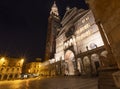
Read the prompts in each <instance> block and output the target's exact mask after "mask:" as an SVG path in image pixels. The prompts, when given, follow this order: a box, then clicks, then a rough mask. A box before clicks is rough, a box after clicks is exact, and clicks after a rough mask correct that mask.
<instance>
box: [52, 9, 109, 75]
mask: <svg viewBox="0 0 120 89" xmlns="http://www.w3.org/2000/svg"><path fill="white" fill-rule="evenodd" d="M61 24H62V26H61V28H60V32H59V33H58V35H57V37H56V53H55V57H54V58H55V62H56V68H57V69H58V73H61V74H64V75H78V74H87V75H89V74H95V75H96V74H97V69H98V67H99V66H104V65H105V64H107V63H106V62H107V61H106V60H105V59H106V56H107V51H106V49H105V47H104V43H103V40H102V37H101V34H100V32H99V28H98V26H97V24H96V22H95V19H94V16H93V13H92V11H91V10H83V9H77V8H76V7H74V8H72V9H70V8H67V10H66V13H65V15H64V17H63V19H62V21H61ZM101 58H103V59H102V60H100V59H101ZM104 60H105V61H104ZM58 67H60V68H58Z"/></svg>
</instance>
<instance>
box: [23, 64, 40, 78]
mask: <svg viewBox="0 0 120 89" xmlns="http://www.w3.org/2000/svg"><path fill="white" fill-rule="evenodd" d="M40 68H41V62H31V63H27V64H26V65H24V69H23V74H27V76H28V75H30V76H29V77H33V76H39V74H40Z"/></svg>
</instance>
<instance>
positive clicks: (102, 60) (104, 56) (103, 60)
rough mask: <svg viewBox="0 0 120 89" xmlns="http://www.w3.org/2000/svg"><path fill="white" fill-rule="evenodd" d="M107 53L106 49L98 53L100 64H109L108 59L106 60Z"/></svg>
mask: <svg viewBox="0 0 120 89" xmlns="http://www.w3.org/2000/svg"><path fill="white" fill-rule="evenodd" d="M107 55H108V52H107V51H106V50H105V51H102V52H101V54H100V61H101V65H102V66H109V60H107Z"/></svg>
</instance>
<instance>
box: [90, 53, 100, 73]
mask: <svg viewBox="0 0 120 89" xmlns="http://www.w3.org/2000/svg"><path fill="white" fill-rule="evenodd" d="M91 63H92V73H93V74H95V75H97V74H98V68H99V67H100V59H99V55H98V54H96V53H94V54H92V55H91Z"/></svg>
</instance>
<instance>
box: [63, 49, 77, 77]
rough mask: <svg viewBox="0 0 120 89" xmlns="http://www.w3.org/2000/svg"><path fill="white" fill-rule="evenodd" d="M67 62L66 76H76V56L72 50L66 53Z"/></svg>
mask: <svg viewBox="0 0 120 89" xmlns="http://www.w3.org/2000/svg"><path fill="white" fill-rule="evenodd" d="M65 62H66V63H67V64H66V65H67V66H66V65H65V66H66V67H67V68H65V74H66V75H75V73H74V71H75V67H76V64H75V55H74V53H73V51H71V50H67V51H66V53H65Z"/></svg>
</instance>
